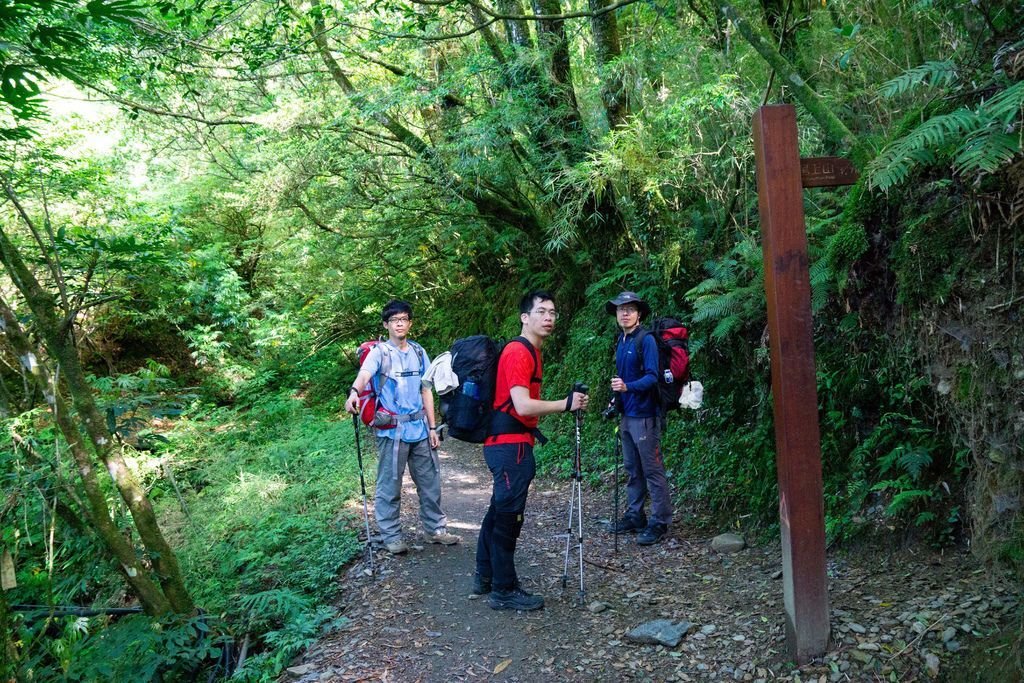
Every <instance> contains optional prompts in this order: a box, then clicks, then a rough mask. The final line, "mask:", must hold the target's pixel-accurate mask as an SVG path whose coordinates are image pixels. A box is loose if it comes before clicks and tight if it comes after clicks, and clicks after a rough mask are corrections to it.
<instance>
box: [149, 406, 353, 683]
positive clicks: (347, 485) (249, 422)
mask: <svg viewBox="0 0 1024 683" xmlns="http://www.w3.org/2000/svg"><path fill="white" fill-rule="evenodd" d="M166 436H167V438H168V443H167V445H166V446H165V447H164V448H163V457H165V458H168V459H170V460H171V461H172V463H173V465H172V466H173V467H174V468H175V470H176V472H177V478H178V481H179V484H181V486H182V488H183V494H184V499H183V500H184V505H185V508H182V507H180V506H179V503H178V501H177V500H176V499H173V498H170V497H165V498H163V514H164V516H165V518H167V519H170V520H176V522H174V523H173V525H174V526H175V528H177V530H178V531H177V532H178V534H179V535H180V543H181V547H182V556H183V559H182V562H183V565H184V569H185V571H186V573H187V575H188V577H189V580H190V585H191V586H192V590H193V594H194V596H195V598H196V601H197V603H198V604H200V605H202V606H203V607H204V609H206V610H207V611H208V612H210V613H213V614H219V615H222V616H223V618H224V620H225V623H224V626H225V628H226V629H227V630H228V631H229V632H230V633H232V634H235V635H236V636H238V637H240V636H241V634H244V633H249V634H252V635H253V636H257V639H256V641H255V642H254V653H255V654H256V655H257V656H255V657H254V658H253V660H252V661H251V662H249V663H248V664H247V665H246V667H245V669H244V671H243V672H240V674H239V675H242V676H245V677H246V680H257V679H259V678H260V677H265V676H268V675H273V674H274V673H276V672H278V671H280V670H281V669H282V668H283V667H284V666H285V665H286V664H287V663H288V661H290V659H291V658H292V657H293V656H294V655H295V654H296V653H298V652H299V651H300V650H301V649H302V648H304V647H306V646H308V645H309V644H310V643H311V642H313V640H315V639H316V638H317V637H318V636H319V634H320V633H321V632H322V630H323V629H324V628H327V627H332V626H335V625H337V623H338V622H337V621H336V620H335V617H336V615H335V613H334V610H333V609H331V608H329V607H327V606H326V603H327V602H328V601H329V600H331V599H332V598H333V596H334V595H335V591H336V590H337V587H338V583H337V580H336V577H337V573H338V572H339V570H340V568H341V567H342V566H343V565H344V564H345V563H346V562H348V561H349V560H350V559H351V558H352V557H353V556H354V555H356V554H357V553H358V552H359V550H360V545H359V543H358V540H357V539H356V536H355V531H354V530H353V529H354V528H356V527H358V523H359V521H360V518H359V514H361V510H359V509H358V508H357V507H356V506H354V505H353V503H354V501H355V500H357V498H356V496H357V493H358V488H357V487H358V474H357V473H358V469H357V464H356V454H355V447H354V443H353V434H352V427H351V423H350V422H349V421H348V420H342V421H337V422H336V421H333V420H329V419H327V418H325V417H323V416H320V415H318V414H315V413H312V412H310V411H309V410H307V409H305V408H303V407H302V405H301V403H300V402H299V401H297V400H296V399H295V398H293V397H291V396H289V395H287V394H282V395H276V396H275V395H271V396H264V397H263V398H262V399H260V400H258V401H256V402H255V403H254V404H253V405H252V407H251V408H250V409H248V410H247V411H246V412H244V413H243V412H233V411H229V410H219V411H213V412H210V413H206V414H203V413H198V414H194V415H190V416H189V418H188V419H187V420H184V421H182V422H181V423H180V425H179V427H178V428H176V429H175V431H173V432H171V433H169V434H166ZM368 474H371V473H368ZM186 510H187V514H186ZM190 520H192V521H190ZM195 520H203V521H202V524H201V525H199V524H196V523H195Z"/></svg>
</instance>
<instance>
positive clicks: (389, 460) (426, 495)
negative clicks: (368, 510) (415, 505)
mask: <svg viewBox="0 0 1024 683" xmlns="http://www.w3.org/2000/svg"><path fill="white" fill-rule="evenodd" d="M407 464H408V466H409V474H411V475H412V481H413V483H414V484H416V494H417V495H418V496H419V499H420V523H421V524H422V525H423V531H424V532H425V533H427V534H433V533H434V532H436V531H437V530H438V529H444V528H445V527H446V526H447V525H448V518H447V517H445V514H444V511H443V510H442V509H441V469H440V467H439V466H438V462H437V459H436V458H435V457H434V454H433V453H432V452H431V449H430V441H428V440H427V439H423V440H421V441H416V442H413V443H408V442H405V441H400V442H399V443H398V455H397V457H395V440H394V439H389V438H387V437H385V436H378V437H377V490H376V493H375V494H374V497H373V516H374V518H375V519H376V520H377V528H378V529H380V535H381V540H383V542H384V543H391V542H392V541H397V540H398V539H400V538H401V537H402V521H401V519H400V518H399V510H400V509H401V507H400V506H401V501H402V477H403V476H404V475H405V467H406V465H407Z"/></svg>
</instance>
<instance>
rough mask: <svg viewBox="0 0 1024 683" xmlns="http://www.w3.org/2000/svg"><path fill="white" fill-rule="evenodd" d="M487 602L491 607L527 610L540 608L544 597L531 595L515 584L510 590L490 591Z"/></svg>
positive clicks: (542, 605)
mask: <svg viewBox="0 0 1024 683" xmlns="http://www.w3.org/2000/svg"><path fill="white" fill-rule="evenodd" d="M487 604H488V606H490V608H491V609H514V610H520V611H523V612H529V611H530V610H535V609H542V608H543V607H544V598H542V597H541V596H539V595H531V594H530V593H527V592H526V591H524V590H523V589H522V588H519V587H518V586H516V587H515V588H513V589H512V590H510V591H491V597H490V598H488V599H487Z"/></svg>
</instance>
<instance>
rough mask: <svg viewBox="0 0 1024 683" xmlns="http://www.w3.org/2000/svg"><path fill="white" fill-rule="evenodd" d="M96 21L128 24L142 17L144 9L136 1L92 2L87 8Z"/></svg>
mask: <svg viewBox="0 0 1024 683" xmlns="http://www.w3.org/2000/svg"><path fill="white" fill-rule="evenodd" d="M85 10H86V12H87V13H88V16H89V17H90V18H91V19H93V20H94V21H106V22H111V23H120V24H127V23H130V21H131V20H132V19H137V18H140V17H142V16H143V15H142V8H141V7H140V6H139V5H137V4H136V3H135V2H134V0H90V2H89V3H88V4H86V6H85Z"/></svg>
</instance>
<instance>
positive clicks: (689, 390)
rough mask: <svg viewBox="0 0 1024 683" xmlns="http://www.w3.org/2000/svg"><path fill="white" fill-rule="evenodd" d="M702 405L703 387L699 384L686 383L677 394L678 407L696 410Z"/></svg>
mask: <svg viewBox="0 0 1024 683" xmlns="http://www.w3.org/2000/svg"><path fill="white" fill-rule="evenodd" d="M703 403H704V385H703V384H701V383H700V382H687V383H686V384H684V385H683V391H682V393H680V394H679V405H680V407H683V408H690V409H691V410H697V409H698V408H700V407H701V405H702V404H703Z"/></svg>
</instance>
